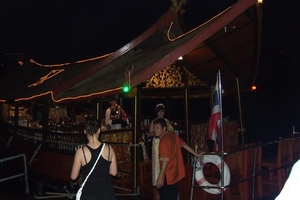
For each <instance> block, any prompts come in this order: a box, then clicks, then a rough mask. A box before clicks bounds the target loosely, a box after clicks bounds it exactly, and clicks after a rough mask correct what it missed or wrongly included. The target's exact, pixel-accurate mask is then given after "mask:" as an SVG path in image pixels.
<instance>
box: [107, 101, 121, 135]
mask: <svg viewBox="0 0 300 200" xmlns="http://www.w3.org/2000/svg"><path fill="white" fill-rule="evenodd" d="M109 104H110V107H109V108H107V110H106V111H105V124H106V125H107V126H108V127H110V129H111V130H114V129H121V128H122V119H121V117H122V107H121V106H120V105H118V104H117V99H112V100H111V101H110V102H109Z"/></svg>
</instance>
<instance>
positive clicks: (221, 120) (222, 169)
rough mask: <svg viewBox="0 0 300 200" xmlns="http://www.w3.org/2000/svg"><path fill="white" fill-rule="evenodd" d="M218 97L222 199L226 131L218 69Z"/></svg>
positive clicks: (222, 197)
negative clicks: (224, 128) (224, 131)
mask: <svg viewBox="0 0 300 200" xmlns="http://www.w3.org/2000/svg"><path fill="white" fill-rule="evenodd" d="M217 77H218V79H217V80H218V87H219V88H218V90H217V91H218V98H219V104H220V105H219V106H220V135H221V149H222V152H221V200H223V199H224V133H223V113H222V84H221V72H220V70H219V71H218V76H217Z"/></svg>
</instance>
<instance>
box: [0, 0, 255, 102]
mask: <svg viewBox="0 0 300 200" xmlns="http://www.w3.org/2000/svg"><path fill="white" fill-rule="evenodd" d="M195 17H197V16H195ZM183 27H184V26H183V18H182V15H181V14H180V11H178V10H176V9H174V7H172V6H171V7H170V9H169V10H167V11H166V12H165V13H164V14H163V15H162V16H161V17H160V18H159V19H158V20H157V22H156V23H154V24H153V25H152V26H150V27H149V28H148V29H147V30H146V31H145V32H143V33H142V34H140V35H139V36H138V37H136V38H135V39H133V40H132V41H130V42H129V43H127V44H126V45H124V46H123V47H121V48H120V49H118V50H117V51H115V52H112V53H109V54H106V55H103V56H99V57H97V58H91V59H87V60H82V61H78V62H74V63H64V64H58V65H42V64H39V63H36V62H35V61H34V60H32V59H27V60H26V59H23V60H18V63H16V64H15V65H13V66H11V68H10V70H9V71H8V74H7V75H6V76H4V77H3V78H2V79H1V80H0V91H1V92H0V101H2V102H8V101H13V102H18V101H27V100H31V99H35V98H40V97H44V96H47V95H50V96H51V98H52V100H53V101H54V102H65V101H72V100H76V101H79V100H83V99H91V98H99V97H106V96H111V95H115V94H120V93H122V86H123V84H124V83H125V82H127V81H128V80H130V85H131V87H132V88H134V87H137V86H138V85H140V84H141V83H143V82H144V81H145V80H146V79H148V78H149V77H151V76H153V75H154V74H155V73H157V72H159V71H160V70H162V69H164V68H165V67H166V66H183V67H184V68H185V69H187V70H188V71H189V72H190V73H192V74H194V75H195V76H196V77H197V78H198V79H199V80H201V81H202V82H203V83H205V84H202V86H203V85H205V87H207V86H209V87H210V86H213V85H215V81H216V73H217V71H218V70H220V71H221V74H222V84H223V87H225V88H227V90H234V89H233V88H235V85H236V79H237V78H238V79H239V80H240V83H241V89H242V90H250V88H251V86H252V85H253V84H254V83H255V78H256V74H257V70H258V63H259V56H260V36H261V8H260V4H258V3H257V0H239V1H238V2H236V3H235V4H234V5H232V6H230V7H228V8H227V9H226V10H224V11H223V12H221V13H219V14H218V15H216V16H214V17H213V18H212V19H210V20H208V21H206V22H204V23H202V24H200V25H199V26H198V27H196V28H194V29H193V30H188V31H187V30H185V29H184V28H183ZM180 56H182V58H183V59H182V60H178V58H179V57H180ZM200 87H201V86H200Z"/></svg>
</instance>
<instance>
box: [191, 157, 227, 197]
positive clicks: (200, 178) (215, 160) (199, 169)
mask: <svg viewBox="0 0 300 200" xmlns="http://www.w3.org/2000/svg"><path fill="white" fill-rule="evenodd" d="M207 163H212V164H214V165H216V166H217V167H218V169H219V171H220V173H221V158H220V156H218V155H203V156H201V158H200V159H198V160H197V163H196V170H195V179H196V181H197V183H198V184H199V185H200V186H208V187H211V186H213V187H215V186H220V185H221V180H220V182H219V183H218V184H212V183H210V182H208V181H207V180H206V179H205V177H204V175H203V167H204V165H205V164H207ZM229 182H230V171H229V168H228V165H227V164H226V163H225V162H224V186H227V185H229ZM202 189H203V190H204V191H206V192H208V193H210V194H220V193H221V189H220V188H202Z"/></svg>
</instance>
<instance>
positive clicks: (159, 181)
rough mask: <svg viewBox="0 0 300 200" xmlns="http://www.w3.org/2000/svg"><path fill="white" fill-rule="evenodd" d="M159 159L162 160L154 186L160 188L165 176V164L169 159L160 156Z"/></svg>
mask: <svg viewBox="0 0 300 200" xmlns="http://www.w3.org/2000/svg"><path fill="white" fill-rule="evenodd" d="M160 160H162V165H161V169H160V172H159V175H158V178H157V180H156V187H157V188H161V187H162V186H163V185H164V181H165V176H166V169H167V164H168V161H169V159H168V158H161V159H160Z"/></svg>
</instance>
